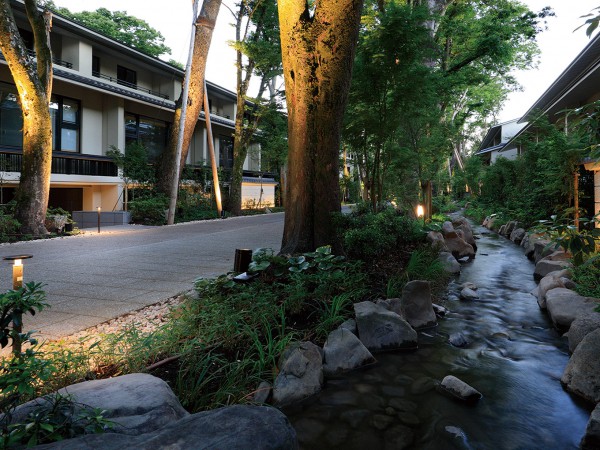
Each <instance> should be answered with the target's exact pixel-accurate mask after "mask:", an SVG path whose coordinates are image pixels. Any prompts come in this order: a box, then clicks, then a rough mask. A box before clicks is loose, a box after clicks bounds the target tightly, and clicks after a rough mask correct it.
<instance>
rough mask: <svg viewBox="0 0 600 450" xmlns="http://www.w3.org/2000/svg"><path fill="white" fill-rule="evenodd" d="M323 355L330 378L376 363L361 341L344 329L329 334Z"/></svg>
mask: <svg viewBox="0 0 600 450" xmlns="http://www.w3.org/2000/svg"><path fill="white" fill-rule="evenodd" d="M323 354H324V357H323V360H324V363H323V371H324V372H325V375H328V376H331V375H337V374H340V373H343V372H347V371H348V370H352V369H356V368H357V367H361V366H365V365H367V364H372V363H374V362H375V358H373V355H372V354H371V352H370V351H369V350H367V348H366V347H365V346H364V345H363V343H362V342H361V341H360V339H358V338H357V337H356V336H355V335H354V334H353V333H351V332H350V331H348V330H345V329H343V328H342V329H337V330H334V331H332V332H331V333H329V336H327V341H325V345H324V347H323Z"/></svg>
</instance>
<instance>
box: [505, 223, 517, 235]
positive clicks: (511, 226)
mask: <svg viewBox="0 0 600 450" xmlns="http://www.w3.org/2000/svg"><path fill="white" fill-rule="evenodd" d="M518 226H519V222H517V221H516V220H511V221H510V222H508V223H507V224H506V229H505V230H504V235H505V236H507V237H509V236H510V235H511V234H512V232H513V231H514V230H515V229H516V228H517V227H518Z"/></svg>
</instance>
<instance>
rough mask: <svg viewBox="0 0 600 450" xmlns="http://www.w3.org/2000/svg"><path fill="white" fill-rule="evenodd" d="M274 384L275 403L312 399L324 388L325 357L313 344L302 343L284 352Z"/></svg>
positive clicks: (283, 403)
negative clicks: (311, 397)
mask: <svg viewBox="0 0 600 450" xmlns="http://www.w3.org/2000/svg"><path fill="white" fill-rule="evenodd" d="M282 359H283V361H284V362H283V364H281V365H280V372H279V375H277V378H276V379H275V383H274V384H273V403H274V404H275V405H278V406H280V405H286V404H289V403H293V402H296V401H299V400H302V399H304V398H307V397H310V396H312V395H314V394H316V393H317V392H319V391H320V390H321V388H322V387H323V355H322V354H321V349H320V348H319V347H317V346H316V345H315V344H313V343H312V342H301V343H299V344H298V345H296V346H294V347H292V348H291V349H290V350H289V351H286V352H284V355H283V358H282Z"/></svg>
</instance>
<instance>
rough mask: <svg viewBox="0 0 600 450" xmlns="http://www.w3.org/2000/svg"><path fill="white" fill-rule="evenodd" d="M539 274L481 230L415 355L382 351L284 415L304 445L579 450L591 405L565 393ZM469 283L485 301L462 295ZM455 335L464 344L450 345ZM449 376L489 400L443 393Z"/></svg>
mask: <svg viewBox="0 0 600 450" xmlns="http://www.w3.org/2000/svg"><path fill="white" fill-rule="evenodd" d="M483 230H485V229H480V231H481V232H482V233H485V231H483ZM533 269H534V266H533V264H532V263H531V262H530V261H528V260H527V259H526V258H525V256H524V254H523V250H522V249H521V248H520V247H518V246H516V245H515V244H513V243H512V242H510V241H508V240H506V239H504V238H501V237H498V236H497V235H495V234H483V235H482V237H481V239H480V240H479V241H478V251H477V257H476V258H475V260H474V261H472V262H469V263H466V264H464V265H463V269H462V273H461V275H460V277H458V278H457V279H456V280H455V281H453V282H452V283H451V284H450V286H449V288H448V298H447V300H446V301H445V306H446V307H447V308H448V309H449V310H450V313H449V314H448V315H446V317H445V318H444V319H441V320H439V325H438V326H437V327H436V328H434V329H430V330H425V331H423V332H420V333H419V350H417V351H416V352H410V353H388V354H377V355H375V356H376V357H377V359H378V364H377V365H375V366H372V367H370V368H367V369H362V370H359V371H354V372H351V373H349V374H347V375H344V376H342V377H340V378H337V379H334V380H329V381H328V383H327V386H326V388H325V389H324V390H323V391H322V392H321V393H320V394H319V395H318V397H317V398H315V399H312V401H311V402H309V403H308V404H305V405H302V406H297V407H295V408H294V409H293V410H292V409H290V410H287V411H285V412H286V413H287V414H288V417H289V418H290V421H291V422H292V425H294V427H295V428H296V431H297V433H298V440H299V441H300V445H301V448H303V449H335V448H340V449H342V448H343V449H344V450H352V449H360V450H378V449H388V448H389V449H398V448H414V449H436V450H437V449H478V450H479V449H490V450H502V449H507V450H508V449H511V450H513V449H514V450H516V449H519V450H530V449H560V450H563V449H575V448H578V444H579V441H580V439H581V437H582V436H583V433H584V430H585V427H586V423H587V421H588V419H589V414H590V412H591V409H592V407H591V405H587V404H583V403H581V402H579V401H578V400H577V399H576V398H574V397H573V396H571V395H570V394H568V393H566V392H565V391H564V390H563V389H562V387H561V384H560V377H561V375H562V372H563V369H564V367H565V365H566V364H567V361H568V357H569V356H568V346H567V342H566V339H565V338H562V337H561V336H560V335H559V334H558V333H557V332H556V331H555V330H554V329H553V328H552V325H551V323H550V321H549V319H548V318H547V316H546V315H545V314H544V313H543V312H541V311H540V310H539V308H538V305H537V303H536V299H535V298H534V297H533V296H532V295H531V294H529V292H530V291H531V290H532V289H534V288H535V282H534V281H533V276H532V273H533ZM467 281H470V282H473V283H475V284H476V285H477V286H478V287H479V290H478V291H477V292H478V294H479V296H480V299H479V300H475V301H470V302H466V301H461V300H459V299H458V292H459V290H460V289H459V285H460V284H462V283H464V282H467ZM454 333H462V334H463V335H464V336H465V338H466V339H467V341H468V342H469V344H468V346H467V347H465V348H456V347H453V346H452V345H450V344H449V343H448V336H449V335H451V334H454ZM446 375H455V376H457V377H458V378H460V379H462V380H463V381H465V382H467V383H469V384H470V385H471V386H473V387H475V388H476V389H477V390H479V391H480V392H481V393H482V394H483V398H482V399H481V400H480V401H479V402H478V403H477V404H476V405H474V406H468V405H466V404H463V403H460V402H458V401H456V400H452V399H449V398H447V397H445V396H443V395H442V394H440V393H439V392H438V391H437V390H436V388H435V385H436V383H437V382H439V381H440V380H441V379H442V378H444V377H445V376H446ZM411 442H412V444H410V443H411Z"/></svg>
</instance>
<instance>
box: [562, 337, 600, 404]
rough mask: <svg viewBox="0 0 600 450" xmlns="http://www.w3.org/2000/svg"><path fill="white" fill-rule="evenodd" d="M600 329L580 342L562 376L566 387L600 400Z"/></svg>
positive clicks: (594, 400)
mask: <svg viewBox="0 0 600 450" xmlns="http://www.w3.org/2000/svg"><path fill="white" fill-rule="evenodd" d="M598 355H600V329H597V330H594V331H592V332H591V333H588V334H587V336H586V337H584V338H583V340H582V341H581V342H580V343H579V345H578V346H577V348H576V349H575V351H574V352H573V355H572V356H571V359H570V360H569V363H568V364H567V367H566V368H565V371H564V372H563V376H562V378H561V382H562V383H563V385H564V386H565V388H566V389H567V390H568V391H570V392H573V393H574V394H577V395H579V396H581V397H583V398H584V399H586V400H588V401H590V402H593V403H599V402H600V357H598Z"/></svg>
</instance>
